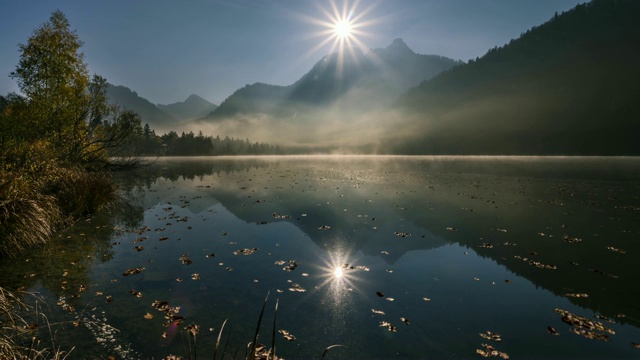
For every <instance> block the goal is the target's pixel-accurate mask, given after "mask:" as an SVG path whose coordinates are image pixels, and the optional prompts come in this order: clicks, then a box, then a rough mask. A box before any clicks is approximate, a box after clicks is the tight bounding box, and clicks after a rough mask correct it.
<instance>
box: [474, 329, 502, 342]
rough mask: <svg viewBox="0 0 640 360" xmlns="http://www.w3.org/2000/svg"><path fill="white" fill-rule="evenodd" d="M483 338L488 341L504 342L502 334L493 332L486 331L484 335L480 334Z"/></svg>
mask: <svg viewBox="0 0 640 360" xmlns="http://www.w3.org/2000/svg"><path fill="white" fill-rule="evenodd" d="M479 335H480V337H481V338H483V339H486V340H493V341H496V342H501V341H502V336H501V335H500V334H497V333H494V332H491V331H488V330H487V331H486V332H483V333H480V334H479Z"/></svg>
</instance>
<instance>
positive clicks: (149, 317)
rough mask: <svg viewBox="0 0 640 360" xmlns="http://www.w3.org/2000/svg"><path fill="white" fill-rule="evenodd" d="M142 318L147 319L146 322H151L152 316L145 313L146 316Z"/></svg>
mask: <svg viewBox="0 0 640 360" xmlns="http://www.w3.org/2000/svg"><path fill="white" fill-rule="evenodd" d="M144 318H145V319H147V320H151V319H153V315H151V314H150V313H146V314H144Z"/></svg>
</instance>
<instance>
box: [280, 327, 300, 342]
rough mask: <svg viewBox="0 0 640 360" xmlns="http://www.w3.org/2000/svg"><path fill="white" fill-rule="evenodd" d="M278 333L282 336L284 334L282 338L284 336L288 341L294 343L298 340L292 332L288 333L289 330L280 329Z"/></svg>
mask: <svg viewBox="0 0 640 360" xmlns="http://www.w3.org/2000/svg"><path fill="white" fill-rule="evenodd" d="M278 332H279V333H280V334H282V336H284V338H285V339H287V341H293V340H295V339H296V337H295V336H293V334H291V333H290V332H288V331H287V330H284V329H280V330H278Z"/></svg>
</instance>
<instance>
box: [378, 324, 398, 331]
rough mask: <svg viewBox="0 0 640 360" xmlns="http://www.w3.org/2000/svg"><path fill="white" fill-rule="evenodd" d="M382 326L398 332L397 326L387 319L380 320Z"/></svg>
mask: <svg viewBox="0 0 640 360" xmlns="http://www.w3.org/2000/svg"><path fill="white" fill-rule="evenodd" d="M380 327H386V328H387V330H389V331H391V332H398V328H396V327H395V326H394V325H393V324H392V323H390V322H386V321H381V322H380Z"/></svg>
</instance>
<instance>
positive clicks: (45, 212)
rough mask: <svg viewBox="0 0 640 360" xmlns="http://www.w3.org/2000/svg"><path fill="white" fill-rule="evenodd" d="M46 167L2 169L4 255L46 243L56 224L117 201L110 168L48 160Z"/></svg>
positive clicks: (0, 239)
mask: <svg viewBox="0 0 640 360" xmlns="http://www.w3.org/2000/svg"><path fill="white" fill-rule="evenodd" d="M39 170H41V171H26V170H25V169H17V170H15V171H6V170H5V171H0V256H2V257H16V256H18V255H20V254H22V253H24V252H26V251H27V250H28V249H30V248H32V247H34V246H38V245H42V244H45V243H46V242H47V240H48V239H49V238H50V236H51V235H52V234H53V232H54V231H55V230H56V229H59V228H61V227H62V226H65V225H68V224H70V223H72V222H73V221H74V220H76V219H78V218H79V217H81V216H83V215H86V214H89V213H92V212H94V211H97V210H99V209H101V208H102V207H104V206H107V205H108V204H110V203H112V202H113V200H114V199H115V198H116V188H115V186H114V185H113V183H112V182H111V180H110V179H109V176H108V175H107V174H106V173H105V172H90V171H88V170H85V169H82V168H79V167H61V166H55V165H46V166H44V167H43V168H40V169H39Z"/></svg>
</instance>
